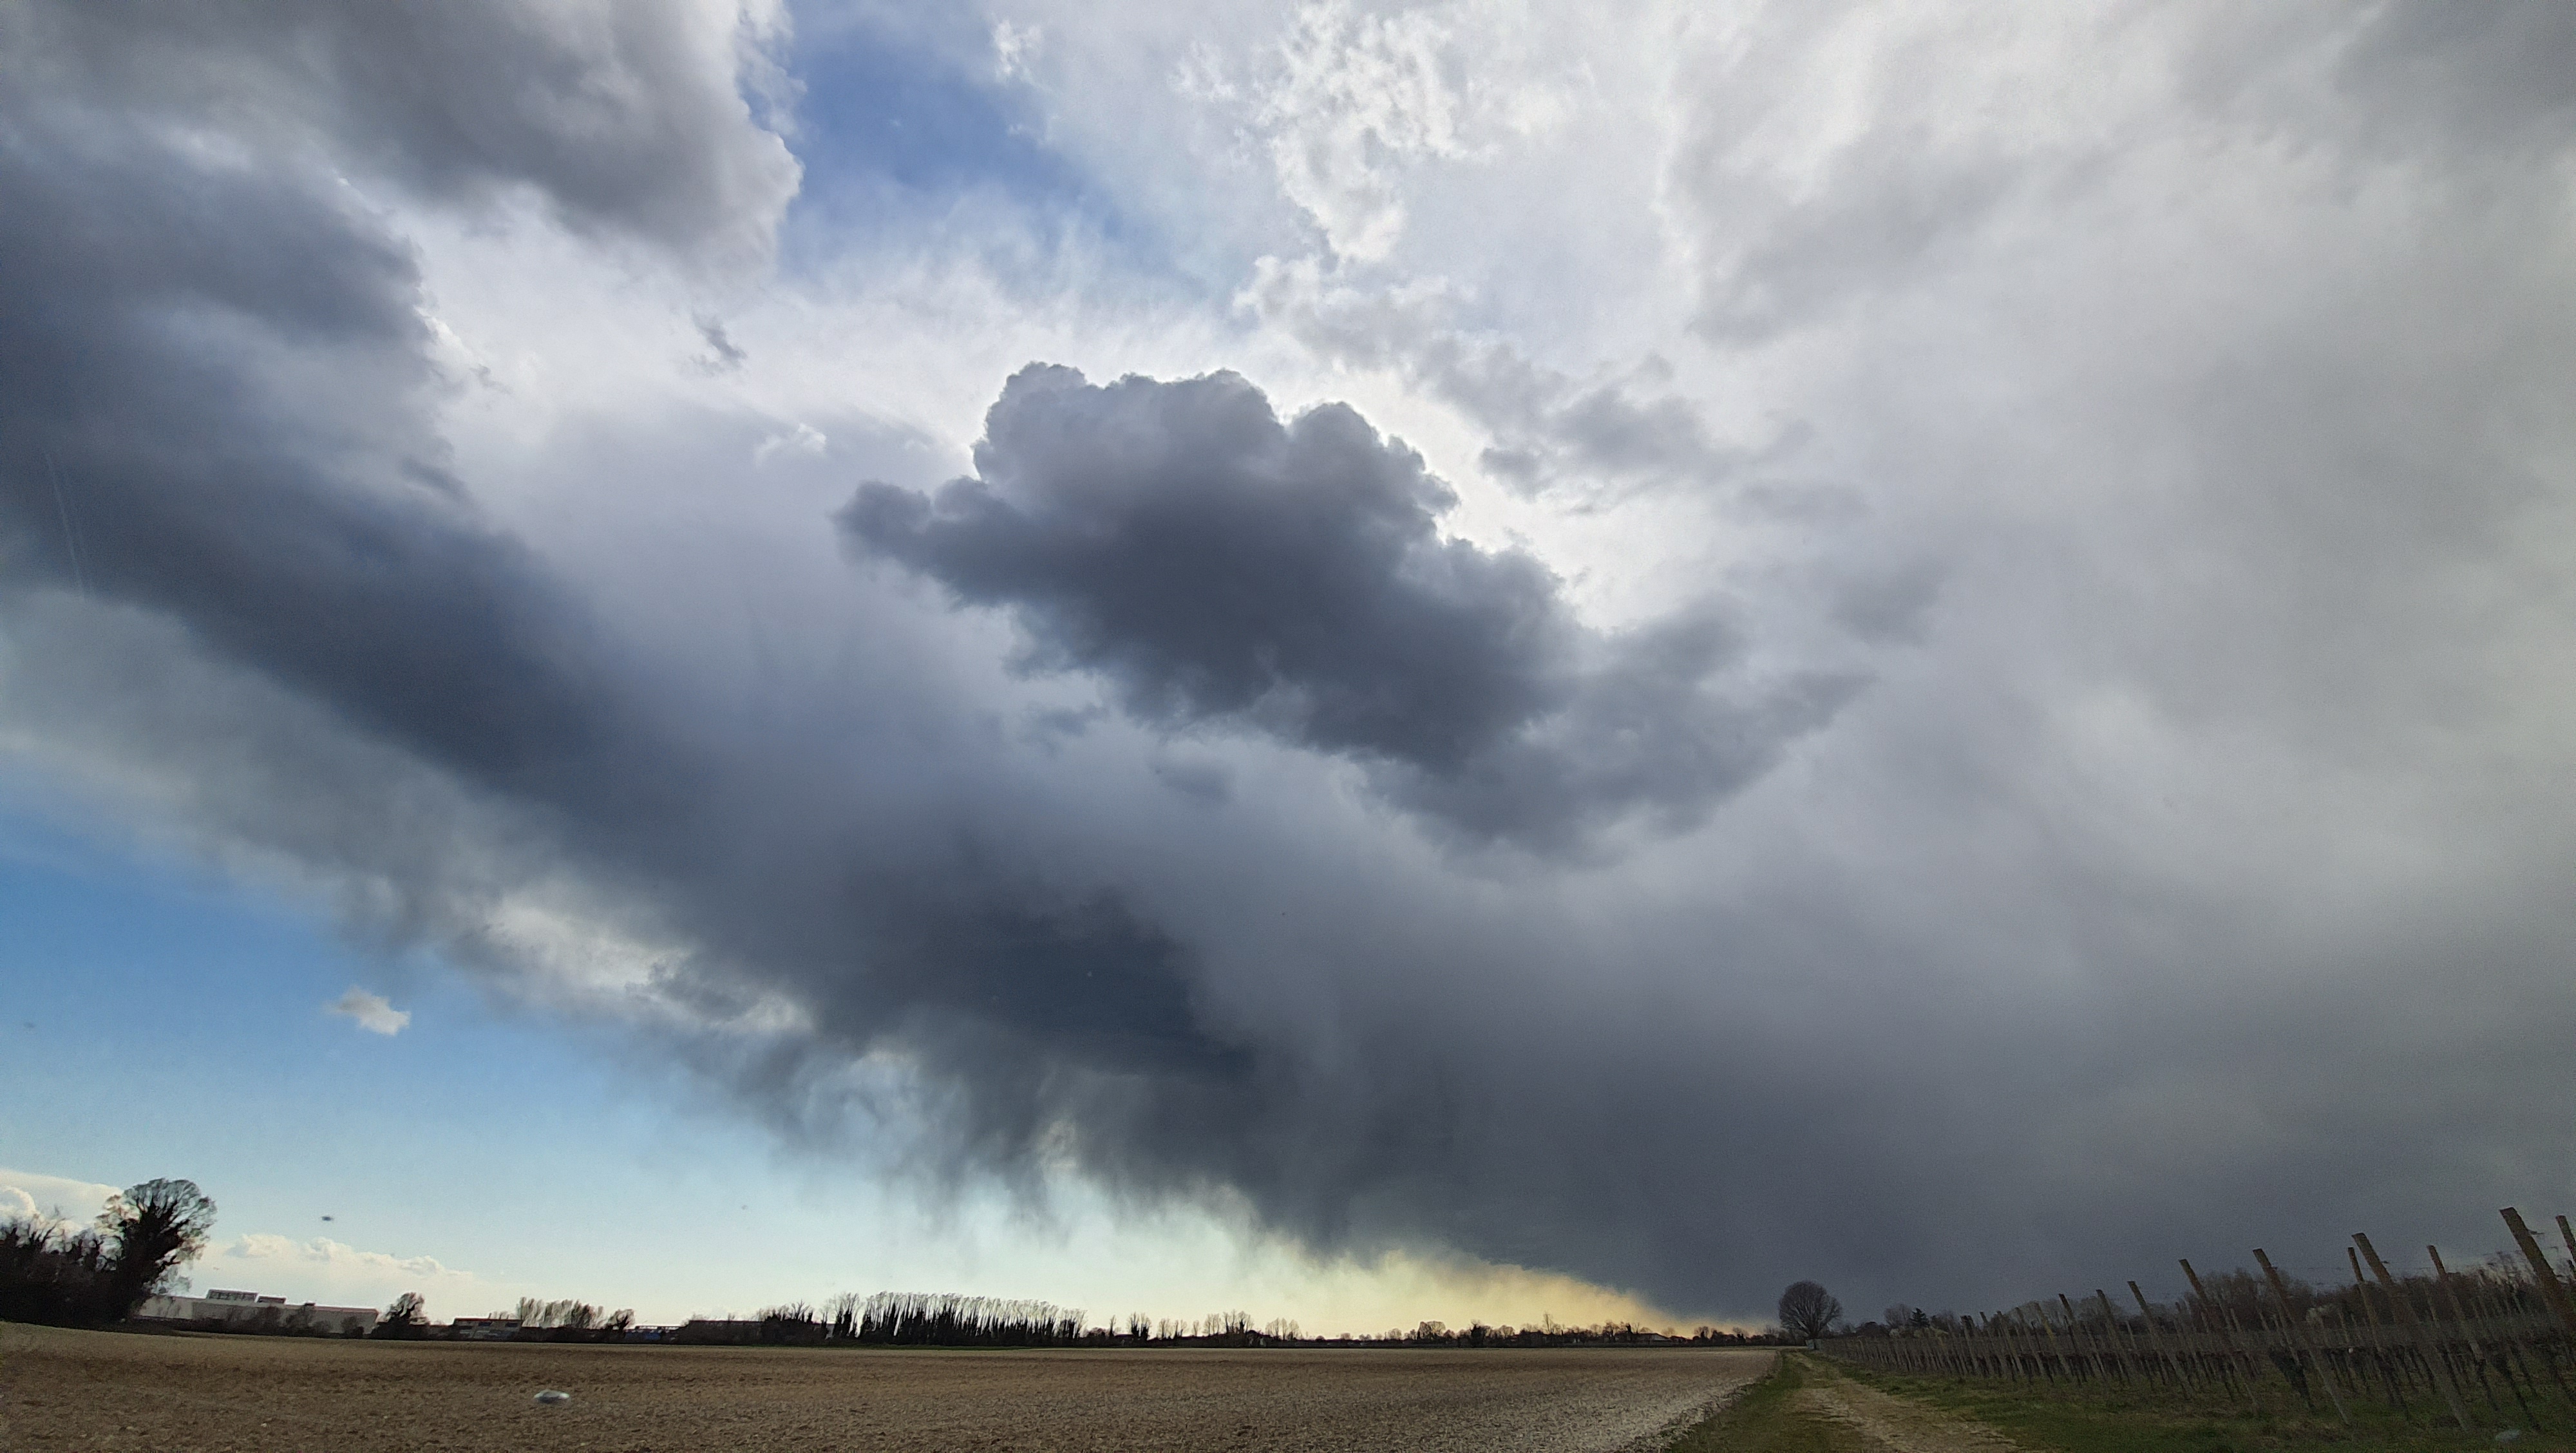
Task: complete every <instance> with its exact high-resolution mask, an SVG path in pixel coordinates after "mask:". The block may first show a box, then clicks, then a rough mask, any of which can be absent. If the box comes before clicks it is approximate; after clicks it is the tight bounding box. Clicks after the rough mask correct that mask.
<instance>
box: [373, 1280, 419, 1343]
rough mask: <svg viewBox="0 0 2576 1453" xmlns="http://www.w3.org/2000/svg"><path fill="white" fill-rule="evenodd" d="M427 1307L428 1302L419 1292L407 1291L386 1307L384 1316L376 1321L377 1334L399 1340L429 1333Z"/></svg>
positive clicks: (415, 1337)
mask: <svg viewBox="0 0 2576 1453" xmlns="http://www.w3.org/2000/svg"><path fill="white" fill-rule="evenodd" d="M426 1307H427V1303H425V1302H423V1301H422V1300H421V1297H420V1293H418V1292H405V1293H403V1294H402V1295H401V1296H398V1297H396V1298H394V1304H393V1305H392V1306H390V1307H387V1308H385V1314H384V1316H382V1317H380V1318H378V1319H377V1321H376V1335H377V1336H379V1337H390V1338H394V1339H397V1340H412V1339H417V1338H419V1337H422V1336H425V1335H427V1334H428V1332H429V1318H428V1316H427V1314H426V1310H425V1309H426Z"/></svg>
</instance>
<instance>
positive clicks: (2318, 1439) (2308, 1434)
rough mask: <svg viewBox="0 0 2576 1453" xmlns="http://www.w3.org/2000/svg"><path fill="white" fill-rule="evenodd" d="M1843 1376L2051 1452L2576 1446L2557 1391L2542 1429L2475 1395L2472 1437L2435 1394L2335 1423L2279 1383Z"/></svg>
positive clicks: (2553, 1452) (2329, 1412)
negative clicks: (2093, 1383) (2190, 1386)
mask: <svg viewBox="0 0 2576 1453" xmlns="http://www.w3.org/2000/svg"><path fill="white" fill-rule="evenodd" d="M1836 1371H1838V1372H1841V1373H1843V1374H1845V1375H1847V1376H1849V1377H1851V1378H1852V1379H1853V1380H1855V1381H1857V1382H1862V1383H1866V1384H1868V1385H1869V1386H1871V1387H1875V1388H1878V1389H1880V1390H1881V1391H1884V1392H1889V1393H1893V1394H1895V1395H1897V1396H1898V1397H1903V1398H1910V1399H1912V1400H1914V1401H1917V1402H1921V1403H1925V1404H1928V1405H1930V1406H1932V1407H1936V1408H1940V1409H1943V1410H1945V1411H1947V1412H1952V1413H1956V1414H1959V1415H1960V1416H1962V1417H1967V1418H1973V1419H1975V1420H1977V1421H1978V1422H1981V1423H1984V1424H1986V1425H1987V1426H1989V1427H1992V1428H1994V1429H1996V1430H1998V1431H2000V1432H2001V1433H2003V1434H2004V1435H2005V1436H2006V1437H2008V1438H2011V1439H2012V1440H2013V1441H2014V1442H2017V1443H2020V1444H2022V1445H2023V1446H2024V1447H2028V1448H2033V1449H2042V1450H2050V1453H2302V1450H2315V1453H2332V1450H2338V1449H2349V1450H2352V1453H2467V1450H2470V1449H2481V1450H2487V1453H2494V1449H2495V1447H2496V1445H2495V1444H2494V1442H2493V1441H2492V1440H2493V1438H2494V1435H2495V1434H2496V1432H2497V1431H2498V1430H2499V1429H2500V1428H2504V1427H2508V1426H2523V1427H2524V1432H2523V1436H2522V1438H2521V1440H2520V1441H2519V1442H2516V1443H2514V1444H2513V1445H2512V1448H2513V1453H2569V1450H2576V1410H2572V1409H2570V1408H2568V1407H2567V1405H2566V1404H2565V1403H2563V1402H2560V1401H2558V1400H2557V1398H2556V1396H2555V1395H2554V1393H2553V1394H2552V1395H2551V1397H2550V1398H2549V1400H2548V1402H2547V1403H2546V1404H2545V1405H2537V1406H2536V1411H2537V1412H2538V1413H2539V1414H2540V1422H2539V1424H2538V1426H2537V1427H2531V1426H2525V1425H2524V1424H2523V1420H2522V1416H2521V1413H2520V1410H2519V1409H2516V1408H2514V1407H2513V1405H2512V1404H2511V1403H2507V1404H2506V1411H2505V1414H2504V1415H2503V1416H2501V1417H2499V1416H2498V1415H2497V1414H2495V1413H2493V1412H2490V1411H2489V1410H2488V1409H2487V1408H2486V1407H2485V1406H2484V1405H2483V1404H2482V1403H2478V1402H2474V1401H2473V1402H2472V1403H2471V1405H2470V1416H2471V1417H2472V1418H2473V1419H2476V1420H2477V1421H2478V1424H2479V1430H2478V1431H2477V1432H2474V1433H2464V1432H2462V1431H2460V1430H2459V1429H2458V1428H2457V1427H2454V1426H2452V1424H2451V1422H2450V1419H2449V1416H2448V1415H2447V1414H2444V1413H2442V1412H2440V1407H2441V1405H2440V1403H2439V1402H2438V1401H2434V1400H2432V1399H2428V1398H2416V1399H2413V1400H2411V1402H2412V1405H2411V1407H2410V1408H2409V1410H2408V1411H2407V1412H2406V1413H2404V1414H2400V1413H2398V1412H2396V1411H2395V1410H2393V1409H2391V1408H2389V1407H2388V1406H2387V1404H2386V1403H2385V1402H2383V1401H2381V1400H2379V1398H2378V1397H2376V1396H2375V1395H2374V1396H2370V1397H2365V1398H2358V1399H2356V1398H2352V1397H2351V1395H2350V1394H2349V1393H2347V1394H2346V1398H2347V1400H2348V1401H2349V1402H2350V1403H2351V1406H2352V1414H2353V1421H2352V1423H2351V1425H2350V1426H2346V1425H2344V1424H2343V1423H2341V1422H2338V1421H2337V1420H2336V1418H2335V1415H2334V1411H2333V1409H2332V1408H2331V1407H2330V1406H2328V1405H2327V1403H2326V1401H2325V1399H2324V1398H2323V1397H2320V1398H2319V1399H2318V1403H2317V1410H2316V1411H2315V1412H2314V1413H2311V1412H2309V1411H2308V1410H2307V1408H2305V1407H2304V1406H2302V1405H2301V1404H2300V1402H2299V1400H2298V1397H2297V1395H2296V1394H2294V1393H2292V1392H2291V1391H2290V1390H2289V1389H2288V1388H2287V1387H2285V1386H2281V1385H2278V1384H2271V1385H2267V1386H2266V1387H2265V1389H2264V1399H2263V1405H2262V1406H2261V1408H2260V1409H2259V1410H2257V1409H2250V1408H2248V1407H2247V1406H2246V1404H2245V1399H2244V1395H2243V1394H2242V1393H2239V1394H2237V1395H2236V1396H2235V1397H2232V1398H2221V1397H2219V1396H2217V1395H2216V1394H2214V1393H2212V1392H2210V1391H2207V1390H2204V1391H2203V1392H2202V1394H2201V1395H2200V1397H2199V1398H2198V1399H2196V1400H2192V1401H2186V1400H2184V1399H2182V1398H2180V1397H2178V1396H2175V1395H2173V1394H2170V1393H2165V1392H2162V1391H2154V1390H2143V1389H2140V1390H2128V1389H2121V1388H2116V1387H2113V1388H2093V1387H2086V1388H2082V1389H2070V1388H2067V1387H2065V1386H2064V1385H2062V1384H2061V1385H2060V1386H2059V1387H2057V1388H2056V1389H2054V1390H2051V1389H2047V1388H2037V1389H2034V1388H2032V1387H2030V1386H2028V1385H2026V1384H2019V1383H2008V1382H1990V1381H1987V1380H1985V1379H1981V1378H1978V1379H1968V1378H1937V1377H1902V1376H1896V1375H1892V1374H1888V1373H1878V1372H1868V1371H1864V1370H1862V1369H1860V1368H1855V1367H1851V1366H1849V1365H1847V1364H1843V1365H1838V1366H1837V1368H1836Z"/></svg>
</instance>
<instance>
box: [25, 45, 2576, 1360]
mask: <svg viewBox="0 0 2576 1453" xmlns="http://www.w3.org/2000/svg"><path fill="white" fill-rule="evenodd" d="M2571 75H2576V12H2571V11H2569V10H2568V9H2567V8H2566V7H2564V6H2559V5H2555V4H2549V3H2529V4H2497V5H2488V6H2478V7H2467V6H2450V5H2442V4H2437V3H2430V0H2420V3H2401V4H2379V5H2350V4H2284V5H2275V6H2268V7H2263V8H2261V9H2259V10H2247V9H2244V8H2241V7H2228V6H2220V5H2205V4H2183V5H2170V4H2158V5H2143V4H2136V5H2132V4H2111V5H2104V6H2095V7H2085V8H2082V9H2056V10H2047V11H2039V10H2029V11H1984V12H1976V11H1960V10H1958V9H1956V8H1955V7H1946V6H1932V5H1919V6H1918V5H1904V4H1887V5H1872V6H1851V7H1845V6H1834V5H1818V4H1807V3H1801V4H1794V5H1791V4H1776V5H1764V4H1735V5H1707V4H1694V5H1687V6H1684V5H1659V4H1649V3H1622V4H1614V5H1612V6H1610V7H1608V8H1607V9H1602V8H1599V7H1595V8H1591V9H1587V10H1585V11H1584V12H1583V13H1581V14H1580V15H1576V14H1573V13H1570V12H1566V11H1563V10H1561V9H1550V8H1541V7H1532V6H1522V5H1511V4H1499V3H1497V4H1481V5H1472V4H1422V5H1386V6H1363V5H1358V4H1344V3H1319V4H1305V5H1279V4H1271V5H1255V4H1214V5H1209V4H1198V5H1189V6H1181V5H1165V4H1157V3H1133V4H1123V5H1112V6H1102V5H1081V6H1075V5H1058V4H1051V3H1041V0H1014V3H1004V4H991V5H985V4H975V3H967V4H957V5H947V6H938V7H928V6H923V7H904V6H897V5H886V4H872V3H851V4H845V5H828V4H819V3H818V4H811V5H806V4H788V3H780V0H627V3H611V0H548V3H545V4H539V5H527V4H520V3H503V0H457V3H450V4H443V5H438V6H419V7H392V8H378V9H370V10H365V11H363V12H360V11H351V10H349V9H347V8H346V7H341V6H335V5H328V4H320V3H303V0H268V3H251V0H240V3H230V0H227V3H213V4H202V5H194V6H187V7H168V6H158V5H146V4H134V3H122V0H117V3H100V0H81V3H71V0H6V3H0V195H6V196H8V197H9V198H11V204H10V205H9V206H8V207H7V208H5V209H0V337H5V343H6V346H5V347H0V923H5V924H6V926H7V930H8V931H7V932H6V933H5V934H0V1009H5V1011H6V1016H5V1017H6V1027H7V1039H6V1043H7V1044H8V1045H9V1050H8V1052H7V1054H6V1055H5V1056H0V1086H5V1090H6V1093H5V1094H0V1212H6V1211H9V1210H12V1209H15V1210H18V1211H20V1212H22V1213H26V1214H54V1213H56V1212H59V1213H61V1214H64V1215H69V1216H74V1217H79V1216H82V1215H86V1214H88V1213H89V1210H90V1208H94V1206H95V1205H96V1203H97V1202H98V1200H99V1199H100V1198H102V1197H103V1196H104V1195H106V1194H107V1192H108V1191H109V1189H111V1188H113V1187H115V1186H119V1185H124V1184H130V1183H132V1182H134V1181H137V1180H141V1179H145V1178H148V1177H151V1176H156V1175H184V1176H188V1177H190V1178H192V1179H195V1180H197V1181H198V1182H199V1183H200V1184H202V1185H203V1186H204V1187H205V1188H206V1189H207V1190H208V1192H209V1193H210V1194H211V1195H213V1197H214V1198H215V1200H216V1201H217V1203H218V1205H219V1207H220V1208H221V1214H220V1217H219V1220H218V1224H217V1228H216V1232H215V1239H214V1243H213V1245H212V1247H211V1249H210V1251H209V1253H208V1256H207V1257H206V1259H205V1260H203V1261H202V1262H200V1263H199V1264H198V1265H197V1266H196V1267H194V1268H192V1269H191V1272H190V1275H191V1277H192V1278H193V1279H194V1280H195V1282H196V1283H197V1284H198V1285H199V1286H201V1287H205V1286H219V1285H220V1286H236V1285H244V1284H256V1287H257V1289H259V1290H263V1291H269V1292H272V1293H276V1294H286V1295H292V1296H295V1297H297V1298H298V1299H304V1298H312V1299H317V1300H324V1301H343V1302H353V1303H364V1304H378V1305H380V1304H382V1303H383V1302H385V1301H388V1300H390V1299H391V1297H392V1296H393V1295H395V1294H396V1293H398V1292H400V1291H404V1290H418V1291H422V1292H423V1293H424V1294H425V1295H426V1296H427V1297H428V1299H429V1302H430V1310H431V1312H432V1314H433V1315H434V1316H439V1317H447V1316H455V1315H475V1314H479V1313H482V1312H485V1311H489V1310H492V1309H494V1308H496V1307H500V1306H506V1305H508V1304H509V1303H510V1302H512V1301H514V1300H515V1299H516V1298H517V1297H519V1296H521V1295H538V1296H549V1297H553V1296H578V1297H581V1298H584V1299H586V1300H592V1301H596V1302H599V1303H601V1304H603V1305H606V1306H609V1307H620V1306H632V1307H634V1308H636V1309H637V1311H638V1312H639V1314H640V1315H641V1316H642V1317H643V1318H644V1319H645V1320H647V1321H670V1320H677V1319H678V1318H680V1317H684V1316H688V1315H695V1314H703V1313H711V1312H721V1311H736V1312H742V1311H749V1310H752V1309H755V1308H757V1307H759V1306H762V1305H767V1304H770V1303H774V1302H779V1301H785V1300H790V1299H796V1298H803V1299H807V1300H819V1299H820V1298H822V1297H824V1296H828V1295H830V1294H832V1293H835V1292H838V1291H844V1290H854V1291H859V1292H863V1293H864V1292H868V1291H874V1290H878V1289H906V1290H934V1289H936V1290H954V1291H961V1292H972V1293H982V1294H993V1295H1008V1296H1032V1297H1044V1298H1048V1299H1051V1300H1055V1301H1057V1302H1059V1303H1063V1304H1066V1305H1072V1306H1079V1307H1082V1308H1084V1309H1085V1310H1086V1311H1087V1312H1089V1313H1090V1314H1092V1315H1093V1316H1094V1318H1095V1319H1098V1320H1106V1319H1109V1318H1112V1317H1123V1316H1125V1315H1127V1314H1128V1313H1130V1312H1140V1313H1143V1314H1145V1315H1148V1316H1154V1317H1191V1318H1195V1317H1199V1316H1203V1315H1205V1314H1207V1313H1210V1312H1217V1311H1225V1310H1232V1309H1236V1308H1242V1309H1244V1310H1246V1311H1249V1312H1250V1313H1251V1314H1252V1315H1253V1316H1254V1318H1255V1320H1256V1321H1262V1320H1267V1319H1269V1318H1271V1317H1289V1318H1294V1319H1296V1320H1298V1321H1299V1322H1300V1323H1301V1325H1302V1326H1304V1327H1305V1328H1307V1329H1308V1330H1310V1331H1340V1330H1354V1331H1375V1330H1383V1329H1385V1328H1387V1327H1390V1326H1407V1327H1409V1326H1411V1325H1412V1324H1413V1323H1414V1322H1415V1321H1417V1320H1420V1319H1423V1318H1438V1319H1441V1320H1445V1321H1449V1322H1452V1323H1463V1322H1465V1321H1467V1320H1469V1319H1470V1318H1472V1317H1484V1318H1487V1319H1488V1320H1497V1321H1508V1322H1515V1323H1521V1322H1530V1321H1535V1320H1537V1319H1539V1318H1540V1317H1542V1316H1549V1317H1554V1318H1555V1319H1556V1320H1558V1321H1560V1322H1590V1321H1597V1320H1600V1319H1602V1318H1604V1317H1614V1316H1615V1317H1623V1318H1629V1317H1633V1318H1636V1319H1639V1320H1645V1321H1649V1322H1652V1323H1655V1324H1664V1323H1668V1322H1669V1323H1677V1324H1679V1325H1684V1326H1687V1325H1689V1324H1691V1323H1693V1322H1695V1321H1699V1320H1710V1321H1716V1322H1721V1323H1735V1324H1744V1325H1755V1326H1758V1325H1760V1324H1761V1323H1762V1322H1763V1321H1764V1320H1766V1319H1767V1317H1768V1311H1769V1308H1770V1307H1771V1305H1772V1303H1773V1301H1774V1299H1775V1298H1776V1297H1777V1295H1778V1293H1779V1290H1780V1288H1781V1287H1782V1286H1783V1285H1785V1284H1786V1283H1788V1282H1789V1281H1792V1280H1796V1279H1800V1278H1814V1279H1817V1280H1821V1281H1823V1282H1825V1283H1826V1284H1827V1285H1828V1286H1829V1287H1831V1288H1833V1289H1834V1290H1835V1291H1836V1292H1837V1293H1839V1294H1840V1295H1841V1296H1842V1299H1843V1300H1844V1302H1845V1304H1846V1305H1847V1306H1849V1307H1852V1308H1856V1309H1860V1310H1861V1311H1863V1312H1864V1313H1865V1312H1866V1311H1868V1310H1869V1309H1873V1308H1875V1307H1877V1306H1880V1305H1882V1304H1885V1303H1889V1302H1896V1301H1903V1302H1907V1303H1912V1304H1920V1305H1924V1306H1929V1307H1934V1308H1942V1307H1957V1308H1960V1309H1966V1310H1983V1309H1987V1308H1991V1307H1999V1306H2004V1305H2009V1304H2011V1303H2013V1302H2017V1301H2020V1300H2024V1299H2027V1298H2029V1297H2032V1296H2040V1295H2050V1294H2053V1293H2055V1292H2057V1291H2060V1290H2067V1289H2069V1288H2072V1289H2074V1290H2077V1291H2083V1290H2089V1289H2090V1288H2092V1287H2094V1286H2097V1285H2103V1284H2109V1285H2117V1284H2119V1282H2121V1281H2124V1280H2126V1279H2129V1278H2132V1277H2134V1278H2137V1279H2138V1280H2139V1281H2140V1282H2141V1283H2142V1284H2144V1285H2146V1286H2147V1287H2148V1288H2149V1289H2150V1290H2151V1291H2156V1292H2165V1293H2169V1292H2170V1291H2171V1290H2173V1289H2174V1288H2173V1286H2172V1284H2173V1283H2174V1282H2175V1281H2176V1280H2177V1272H2176V1271H2172V1270H2164V1269H2165V1268H2172V1267H2173V1266H2174V1262H2175V1259H2176V1258H2177V1257H2181V1256H2189V1257H2192V1258H2193V1259H2194V1262H2195V1264H2196V1265H2217V1266H2233V1265H2236V1264H2238V1263H2239V1262H2242V1261H2244V1260H2247V1259H2249V1254H2250V1248H2252V1247H2254V1246H2258V1245H2260V1246H2264V1247H2266V1248H2267V1249H2269V1250H2270V1251H2271V1252H2272V1254H2273V1255H2274V1257H2275V1259H2276V1260H2277V1261H2279V1262H2281V1263H2282V1264H2283V1265H2284V1266H2285V1267H2288V1268H2289V1269H2291V1270H2293V1271H2305V1272H2308V1273H2309V1274H2312V1275H2316V1276H2318V1277H2320V1278H2323V1277H2328V1276H2332V1275H2334V1274H2336V1270H2335V1269H2336V1267H2337V1266H2338V1264H2339V1263H2340V1260H2341V1258H2340V1256H2339V1254H2338V1252H2337V1249H2336V1248H2337V1247H2339V1246H2340V1244H2341V1243H2342V1241H2343V1239H2344V1238H2345V1237H2346V1236H2347V1235H2349V1233H2351V1232H2352V1231H2354V1230H2365V1231H2368V1232H2370V1233H2371V1234H2372V1235H2373V1236H2374V1238H2376V1239H2378V1240H2379V1241H2380V1242H2381V1243H2382V1244H2383V1245H2397V1246H2404V1245H2408V1244H2422V1243H2425V1242H2439V1243H2441V1244H2443V1245H2444V1246H2445V1247H2446V1248H2460V1249H2464V1250H2467V1251H2470V1252H2484V1251H2487V1250H2491V1249H2493V1248H2494V1247H2495V1246H2496V1245H2497V1244H2498V1243H2499V1242H2500V1240H2501V1227H2500V1225H2499V1224H2498V1223H2497V1221H2496V1218H2495V1208H2496V1207H2499V1206H2504V1205H2518V1206H2520V1207H2522V1208H2523V1209H2524V1210H2525V1211H2526V1213H2528V1214H2535V1215H2542V1216H2546V1215H2551V1214H2555V1213H2558V1212H2561V1211H2566V1210H2570V1209H2576V1161H2571V1159H2570V1157H2569V1153H2568V1143H2569V1142H2568V1138H2567V1133H2566V1128H2565V1127H2566V1126H2567V1125H2568V1124H2569V1123H2570V1122H2569V1115H2570V1112H2571V1111H2576V1059H2571V1057H2570V1056H2569V1055H2568V1054H2567V1053H2566V1046H2567V1044H2568V1043H2569V1041H2570V1034H2571V1031H2576V992H2571V986H2576V973H2571V967H2576V966H2571V964H2570V962H2569V954H2570V950H2569V944H2570V943H2571V942H2576V936H2571V930H2576V893H2570V892H2569V891H2568V889H2567V882H2566V879H2567V872H2568V867H2569V864H2570V863H2571V862H2576V422H2571V421H2572V420H2576V413H2571V411H2569V410H2568V409H2567V408H2566V407H2565V402H2564V401H2565V397H2566V394H2567V391H2568V385H2569V382H2570V380H2571V379H2576V85H2571V83H2570V81H2569V80H2568V77H2570V76H2571ZM2409 1238H2413V1241H2412V1243H2410V1241H2409Z"/></svg>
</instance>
